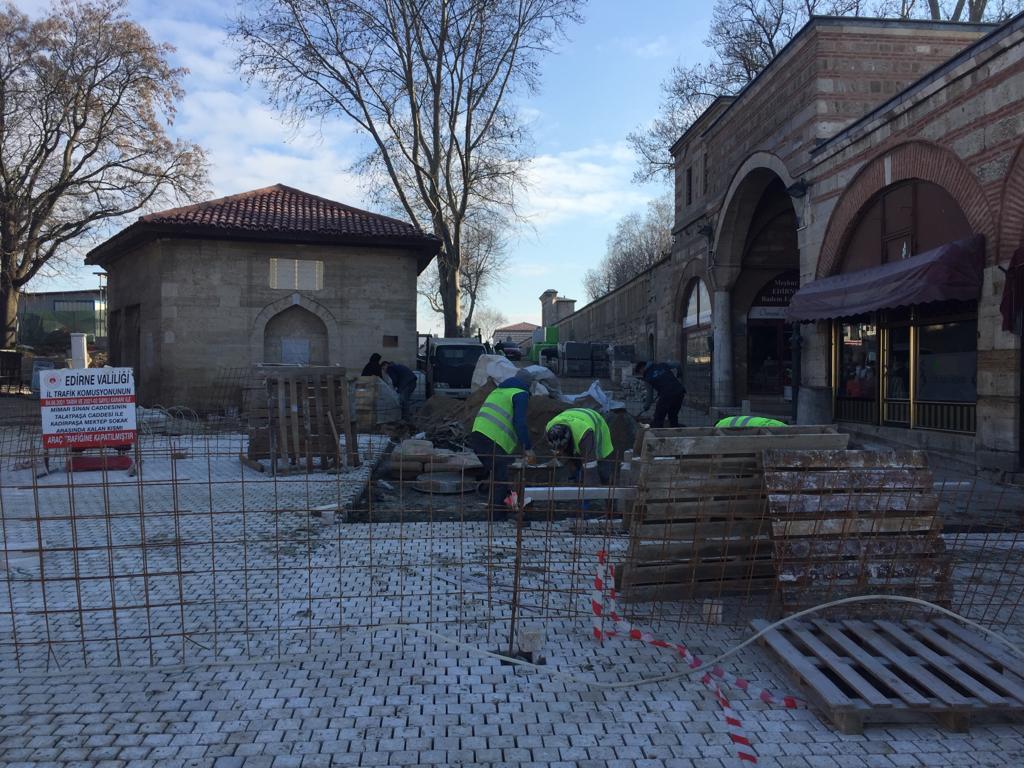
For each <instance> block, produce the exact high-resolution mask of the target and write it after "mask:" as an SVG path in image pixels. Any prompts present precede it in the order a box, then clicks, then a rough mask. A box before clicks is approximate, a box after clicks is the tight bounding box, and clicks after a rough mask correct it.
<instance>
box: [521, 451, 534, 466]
mask: <svg viewBox="0 0 1024 768" xmlns="http://www.w3.org/2000/svg"><path fill="white" fill-rule="evenodd" d="M523 458H524V459H525V460H526V465H527V466H529V467H534V466H536V465H537V452H536V451H534V450H533V449H532V448H529V449H527V450H526V451H525V452H524V453H523Z"/></svg>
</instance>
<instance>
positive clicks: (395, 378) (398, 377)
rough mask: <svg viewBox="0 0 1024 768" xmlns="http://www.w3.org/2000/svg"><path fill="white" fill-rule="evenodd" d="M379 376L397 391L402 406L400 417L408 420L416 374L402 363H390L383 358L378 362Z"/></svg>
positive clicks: (414, 389)
mask: <svg viewBox="0 0 1024 768" xmlns="http://www.w3.org/2000/svg"><path fill="white" fill-rule="evenodd" d="M380 377H381V378H382V379H384V380H385V381H387V379H391V383H392V384H393V385H394V387H395V389H396V390H397V391H398V402H399V404H401V406H402V419H403V420H405V421H408V420H409V402H410V401H411V400H412V393H413V392H415V391H416V374H415V373H413V372H412V371H411V370H410V369H408V368H406V367H405V366H404V365H400V364H398V363H391V362H388V361H387V360H385V361H384V362H383V363H381V364H380Z"/></svg>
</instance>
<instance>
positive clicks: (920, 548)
mask: <svg viewBox="0 0 1024 768" xmlns="http://www.w3.org/2000/svg"><path fill="white" fill-rule="evenodd" d="M764 462H765V484H766V487H767V491H768V510H769V515H770V517H771V532H772V538H773V541H774V547H773V552H774V561H775V571H776V574H777V577H778V580H779V592H780V597H781V601H782V607H783V610H785V611H786V612H794V611H798V610H801V609H802V608H807V607H809V606H812V605H818V604H820V603H824V602H828V601H830V600H836V599H839V598H843V597H849V596H853V595H862V594H876V593H878V594H898V595H907V596H912V597H919V598H923V599H926V600H929V601H932V602H937V603H940V604H942V605H947V604H948V602H949V597H950V594H949V592H950V583H949V580H950V563H949V557H948V556H947V554H946V553H945V545H944V543H943V541H942V538H941V533H942V520H941V518H940V517H939V515H938V497H937V496H936V495H935V493H934V490H933V482H932V474H931V472H930V471H929V470H928V457H927V454H926V453H925V452H923V451H880V452H879V451H782V450H769V451H766V452H765V457H764ZM872 610H874V611H876V612H877V610H879V609H878V607H877V606H874V607H872Z"/></svg>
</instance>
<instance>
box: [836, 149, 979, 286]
mask: <svg viewBox="0 0 1024 768" xmlns="http://www.w3.org/2000/svg"><path fill="white" fill-rule="evenodd" d="M913 179H917V180H920V181H929V182H932V183H933V184H937V185H938V186H940V187H942V188H943V189H944V190H946V192H948V193H949V195H950V196H951V197H952V198H953V199H954V200H955V201H956V202H957V204H958V205H959V206H960V210H961V211H963V213H964V215H965V216H966V217H967V220H968V221H969V222H970V224H971V228H972V229H973V230H974V232H976V233H978V234H982V235H984V236H985V240H986V243H988V248H987V250H988V251H989V253H990V254H993V253H994V251H995V249H994V244H995V238H996V235H997V233H996V230H995V225H994V222H993V217H992V212H991V210H990V208H989V204H988V198H987V197H986V196H985V193H984V190H983V189H982V188H981V185H980V184H979V182H978V180H977V178H976V177H975V176H974V174H973V173H971V170H970V169H969V168H968V167H967V166H966V165H965V164H964V163H963V161H962V160H960V158H959V157H957V155H956V154H954V153H953V152H952V151H950V150H948V149H946V148H944V147H941V146H939V145H937V144H932V143H930V142H925V141H916V140H915V141H910V142H906V143H903V144H899V145H897V146H894V147H889V148H887V149H885V150H883V151H881V152H879V153H878V154H877V155H876V156H875V157H874V159H872V160H870V161H868V162H867V163H866V164H865V165H864V167H863V168H862V169H861V170H860V171H859V172H858V173H857V175H856V176H855V177H854V178H853V181H852V182H851V183H850V184H849V185H848V186H847V188H846V191H845V192H844V193H843V195H842V197H841V198H840V200H839V203H838V204H837V205H836V207H835V209H834V210H833V211H832V215H831V217H830V218H829V222H828V227H827V228H826V230H825V238H824V241H823V243H822V247H821V253H820V256H819V257H818V268H817V271H816V274H817V276H818V277H827V276H829V275H832V274H834V273H835V272H836V271H837V270H838V269H839V267H840V265H841V262H842V257H843V252H844V251H845V250H846V244H847V242H848V241H849V238H850V236H851V235H852V234H853V231H854V229H855V227H856V225H857V222H858V220H859V219H860V215H861V212H862V211H863V210H864V208H865V207H866V206H867V205H868V204H869V203H870V202H871V201H872V200H873V199H874V198H875V196H876V195H877V194H878V193H879V192H881V191H882V190H883V189H885V188H887V187H890V186H892V185H893V184H895V183H897V182H900V181H910V180H913Z"/></svg>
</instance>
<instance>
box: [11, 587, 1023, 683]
mask: <svg viewBox="0 0 1024 768" xmlns="http://www.w3.org/2000/svg"><path fill="white" fill-rule="evenodd" d="M867 602H891V603H908V604H913V605H919V606H922V607H924V608H930V609H931V610H934V611H938V612H939V613H942V614H944V615H946V616H949V617H950V618H953V619H956V620H957V621H960V622H962V623H964V624H966V625H968V626H970V627H973V628H975V629H977V630H979V631H981V632H983V633H984V634H985V635H988V636H989V637H992V638H995V639H996V640H998V641H999V642H1000V643H1002V644H1003V645H1004V646H1006V647H1007V648H1008V649H1010V650H1011V651H1012V652H1013V653H1014V654H1016V655H1017V656H1018V657H1020V658H1022V659H1024V650H1022V649H1021V648H1020V646H1018V645H1016V644H1014V643H1013V642H1012V641H1011V640H1009V639H1008V638H1006V637H1005V636H1004V635H1001V634H1000V633H998V632H996V631H995V630H991V629H988V628H987V627H983V626H982V625H980V624H978V623H977V622H975V621H972V620H971V619H968V618H967V617H966V616H961V615H960V614H958V613H956V612H955V611H951V610H949V609H947V608H943V607H942V606H941V605H936V604H935V603H929V602H928V601H927V600H921V599H919V598H916V597H904V596H902V595H858V596H856V597H844V598H842V599H840V600H833V601H831V602H828V603H822V604H821V605H816V606H813V607H812V608H806V609H804V610H802V611H799V612H797V613H794V614H792V615H791V616H786V617H784V618H782V619H779V620H778V621H776V622H774V623H772V624H769V625H768V626H766V627H764V628H762V629H760V630H758V631H757V632H755V633H754V634H753V635H751V636H750V637H748V638H747V639H746V640H744V641H743V642H742V643H739V644H738V645H735V646H733V647H732V648H730V649H729V650H727V651H725V652H723V653H720V654H718V655H717V656H715V657H714V658H713V659H710V660H708V661H704V662H702V663H701V665H700V666H699V667H687V668H686V669H684V670H680V671H679V672H671V673H669V674H666V675H659V676H657V677H643V678H637V679H635V680H622V681H619V682H615V683H603V682H601V681H598V680H591V679H589V678H586V677H582V676H580V675H577V674H575V673H572V672H563V671H562V670H559V669H555V668H553V667H549V666H544V665H540V664H533V663H531V662H529V661H525V660H524V659H517V658H515V657H513V656H505V655H503V654H500V653H494V652H492V651H485V650H484V649H482V648H478V647H477V646H475V645H471V644H470V643H464V642H462V641H461V640H456V639H455V638H454V637H450V636H449V635H444V634H441V633H440V632H435V631H434V630H432V629H427V628H426V627H421V626H417V625H415V624H403V623H397V622H396V623H393V624H377V625H376V626H372V627H367V628H366V632H367V633H368V634H374V633H376V632H380V631H381V630H385V629H398V630H401V631H403V632H406V631H412V632H418V633H420V634H423V635H427V636H429V637H432V638H434V639H435V640H438V641H440V642H443V643H447V644H448V645H452V646H455V647H456V648H459V649H460V650H464V651H466V652H467V653H471V654H474V655H477V656H484V657H487V658H492V659H498V660H499V661H501V662H503V663H505V664H511V665H514V666H519V667H529V668H530V669H532V670H534V671H536V672H543V673H544V674H546V675H548V676H549V677H554V678H558V679H562V680H568V681H570V682H575V683H581V684H583V685H587V686H589V687H591V688H601V689H608V690H614V689H618V688H636V687H638V686H641V685H655V684H657V683H666V682H671V681H672V680H678V679H679V678H682V677H687V676H689V675H694V674H697V673H698V672H703V671H704V670H706V669H708V668H709V667H713V666H715V665H716V664H718V663H719V662H721V661H722V660H724V659H727V658H729V657H730V656H733V655H734V654H736V653H738V652H739V651H741V650H743V649H744V648H746V647H747V646H748V645H750V644H751V643H753V642H754V641H756V640H757V639H759V638H760V637H762V636H764V635H765V634H767V633H768V632H771V631H772V630H774V629H777V628H778V627H781V626H784V625H786V624H788V623H790V622H791V621H796V620H797V619H800V618H803V617H804V616H808V615H810V614H812V613H817V612H819V611H823V610H825V609H827V608H834V607H836V606H839V605H848V604H850V603H867ZM318 658H321V659H322V658H323V657H322V656H321V657H318V656H317V655H316V654H302V655H296V656H293V657H291V661H294V662H302V661H315V660H317V659H318ZM278 661H279V660H271V659H263V660H249V661H238V660H231V661H228V660H218V661H201V662H199V664H200V665H201V666H205V667H221V666H238V665H245V664H252V665H259V664H268V663H277V662H278ZM188 666H189V665H185V664H181V665H173V666H163V667H132V668H125V667H103V668H100V667H90V671H91V672H94V673H97V672H108V671H109V672H128V671H131V672H144V671H146V670H147V669H156V670H159V671H162V672H165V673H170V672H172V671H176V670H179V669H185V668H187V667H188ZM65 674H68V671H66V670H46V671H44V672H25V673H15V674H14V675H13V677H15V678H17V679H21V680H24V679H31V678H47V677H52V676H56V675H65ZM7 677H8V675H7V674H0V680H2V679H5V678H7Z"/></svg>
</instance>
